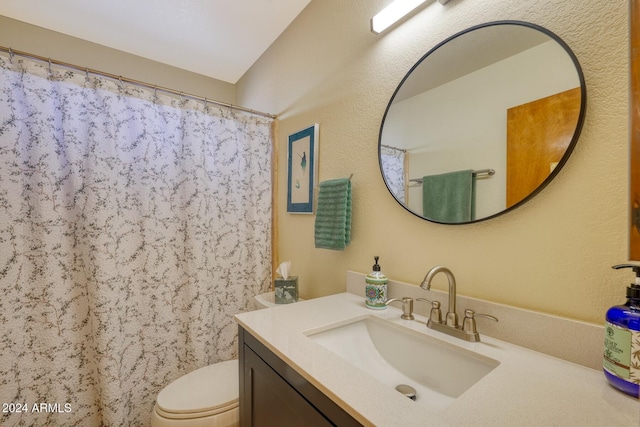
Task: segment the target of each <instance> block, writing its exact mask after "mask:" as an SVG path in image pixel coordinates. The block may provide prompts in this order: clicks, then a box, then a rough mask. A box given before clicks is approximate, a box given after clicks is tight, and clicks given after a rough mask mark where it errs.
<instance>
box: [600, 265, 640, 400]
mask: <svg viewBox="0 0 640 427" xmlns="http://www.w3.org/2000/svg"><path fill="white" fill-rule="evenodd" d="M613 268H615V269H616V270H617V269H621V268H631V269H632V270H633V271H634V273H635V274H636V279H635V283H632V284H631V285H630V286H629V287H627V302H626V303H625V304H623V305H617V306H614V307H611V308H610V309H609V310H608V311H607V315H606V321H605V336H604V359H603V370H604V374H605V376H606V377H607V380H608V381H609V383H610V384H611V385H612V386H614V387H615V388H617V389H618V390H621V391H623V392H624V393H627V394H630V395H631V396H634V397H639V391H640V265H634V264H620V265H614V266H613Z"/></svg>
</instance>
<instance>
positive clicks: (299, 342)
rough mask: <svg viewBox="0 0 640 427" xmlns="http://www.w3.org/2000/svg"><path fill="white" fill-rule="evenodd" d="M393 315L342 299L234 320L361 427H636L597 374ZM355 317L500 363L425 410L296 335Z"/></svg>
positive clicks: (629, 407) (638, 420)
mask: <svg viewBox="0 0 640 427" xmlns="http://www.w3.org/2000/svg"><path fill="white" fill-rule="evenodd" d="M401 314H402V311H401V310H400V309H399V308H395V307H389V308H388V309H387V310H381V311H378V310H370V309H368V308H366V307H365V305H364V298H362V297H359V296H357V295H353V294H349V293H343V294H338V295H331V296H328V297H323V298H318V299H314V300H309V301H304V302H298V303H295V304H287V305H282V306H279V307H275V308H269V309H264V310H258V311H253V312H248V313H242V314H239V315H237V316H236V320H237V321H238V323H239V324H240V325H241V326H242V327H243V328H245V329H246V330H247V331H249V332H250V333H251V334H252V335H253V336H255V337H256V338H257V339H258V340H259V341H260V342H262V343H263V344H265V345H266V346H267V347H268V348H269V349H270V350H271V351H273V352H274V353H275V354H276V355H278V356H279V357H280V358H281V359H282V360H284V361H285V362H287V363H288V364H289V365H290V366H291V367H292V368H294V369H295V370H296V371H297V372H298V373H299V374H300V375H302V376H303V377H304V378H306V379H307V380H308V381H309V382H311V383H312V384H313V385H315V386H316V387H317V388H318V389H320V390H321V391H322V392H324V393H325V394H326V395H327V396H329V397H330V398H331V399H332V400H334V401H335V402H336V403H338V404H339V405H340V406H341V407H342V408H344V409H345V410H346V411H347V412H348V413H349V414H351V415H352V416H353V417H354V418H356V419H357V420H358V421H360V422H361V423H363V424H364V425H376V426H396V425H397V426H424V425H427V424H433V425H438V426H469V425H474V426H492V427H495V426H512V425H517V426H525V425H535V426H556V425H557V426H607V427H614V426H625V427H628V426H640V403H639V401H638V400H637V399H634V398H632V397H630V396H627V395H625V394H623V393H621V392H619V391H617V390H615V389H614V388H612V387H611V386H609V384H608V383H607V381H606V379H605V378H604V374H603V373H602V372H600V371H597V370H594V369H590V368H586V367H583V366H580V365H577V364H574V363H570V362H566V361H564V360H560V359H556V358H553V357H550V356H547V355H545V354H542V353H537V352H535V351H531V350H528V349H525V348H522V347H518V346H515V345H512V344H509V343H506V342H503V341H499V340H496V339H493V338H491V337H486V336H482V342H479V343H469V342H465V341H462V340H460V339H457V338H453V337H450V336H448V335H445V334H442V333H439V332H436V331H432V330H430V329H428V328H427V327H426V326H425V323H426V319H425V318H424V317H420V316H416V320H414V321H410V320H402V319H400V315H401ZM362 315H372V316H378V317H380V318H384V319H387V320H390V321H393V322H394V323H396V324H399V325H403V326H406V327H408V328H411V329H413V330H414V331H418V332H420V333H424V334H426V335H431V336H433V337H436V338H438V339H440V340H442V341H445V342H448V343H450V344H454V345H457V346H460V347H462V348H465V349H467V350H470V351H473V352H476V353H478V354H481V355H484V356H487V357H490V358H493V359H496V360H498V361H499V362H500V365H499V366H498V367H496V368H495V369H494V370H493V371H492V372H490V373H489V374H488V375H487V376H485V377H484V378H483V379H481V380H480V381H479V382H478V383H476V384H475V385H474V386H472V387H471V388H470V389H469V390H467V391H466V392H465V393H463V394H462V395H461V396H460V397H458V398H457V399H456V400H455V401H454V402H453V403H452V404H451V405H450V406H448V407H447V408H445V409H442V410H437V411H433V410H429V409H428V408H426V407H425V406H423V405H420V404H419V403H416V402H413V401H411V400H410V399H407V398H406V397H404V396H403V395H402V394H400V393H398V392H397V391H396V390H395V389H393V388H392V387H389V386H387V385H385V384H383V383H382V382H379V381H378V380H376V379H375V378H374V377H373V376H371V375H369V374H367V373H366V372H365V371H363V370H360V369H357V368H354V367H353V365H352V364H351V363H349V362H347V361H345V360H343V359H342V358H340V357H339V356H337V355H336V354H334V353H333V352H331V351H330V350H328V349H326V348H325V347H323V346H321V345H320V344H318V343H316V342H314V341H312V340H311V339H310V338H308V337H307V336H306V335H305V334H304V332H305V331H307V330H310V329H314V328H318V327H322V326H325V325H328V324H333V323H336V322H341V321H345V320H348V319H352V318H356V317H361V316H362ZM480 332H481V333H482V331H481V330H480ZM523 333H526V331H523Z"/></svg>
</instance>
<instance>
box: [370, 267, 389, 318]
mask: <svg viewBox="0 0 640 427" xmlns="http://www.w3.org/2000/svg"><path fill="white" fill-rule="evenodd" d="M373 259H374V260H375V262H376V263H375V264H374V265H373V271H372V272H371V273H369V274H367V277H366V278H365V282H366V287H365V296H366V299H365V305H366V306H367V307H368V308H373V309H374V310H384V309H385V308H387V305H386V304H385V302H387V283H388V280H387V278H386V276H385V275H384V274H382V271H380V264H378V260H379V259H380V257H379V256H375V257H373Z"/></svg>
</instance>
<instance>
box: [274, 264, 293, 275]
mask: <svg viewBox="0 0 640 427" xmlns="http://www.w3.org/2000/svg"><path fill="white" fill-rule="evenodd" d="M290 270H291V261H285V262H283V263H282V264H280V265H279V266H278V268H277V269H276V273H278V274H279V275H281V276H282V278H283V279H284V280H287V279H288V278H289V271H290Z"/></svg>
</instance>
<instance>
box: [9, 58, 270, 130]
mask: <svg viewBox="0 0 640 427" xmlns="http://www.w3.org/2000/svg"><path fill="white" fill-rule="evenodd" d="M0 52H5V53H8V54H9V59H12V58H13V56H14V55H18V56H24V57H25V58H31V59H36V60H38V61H43V62H48V63H49V66H51V65H57V66H60V67H65V68H71V69H74V70H78V71H83V72H85V73H91V74H96V75H99V76H103V77H108V78H110V79H114V80H118V81H120V82H124V83H130V84H133V85H136V86H143V87H146V88H148V89H153V90H154V91H158V90H159V91H162V92H166V93H170V94H172V95H178V96H182V97H186V98H191V99H195V100H198V101H202V102H204V103H205V104H208V103H211V104H214V105H218V106H220V107H226V108H229V109H232V110H239V111H244V112H245V113H250V114H255V115H257V116H263V117H268V118H270V119H276V118H278V117H277V116H276V115H274V114H269V113H263V112H262V111H256V110H252V109H250V108H245V107H240V106H238V105H233V104H229V103H226V102H222V101H216V100H213V99H208V98H205V97H202V96H198V95H192V94H189V93H184V92H180V91H178V90H174V89H169V88H166V87H162V86H158V85H153V84H151V83H145V82H141V81H139V80H133V79H128V78H125V77H122V76H117V75H115V74H111V73H107V72H104V71H98V70H94V69H91V68H88V67H80V66H78V65H74V64H69V63H67V62H62V61H56V60H54V59H51V58H46V57H44V56H40V55H35V54H33V53H28V52H22V51H19V50H14V49H12V48H10V47H4V46H0Z"/></svg>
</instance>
